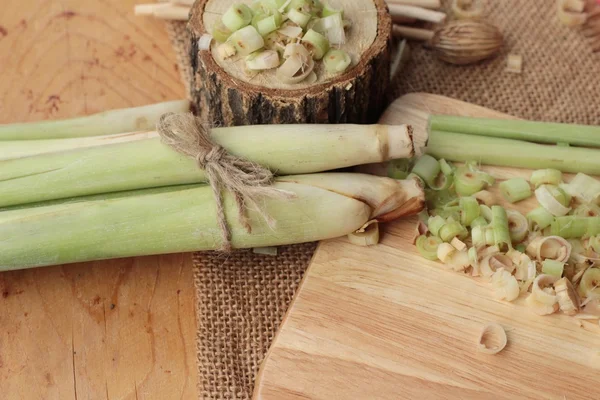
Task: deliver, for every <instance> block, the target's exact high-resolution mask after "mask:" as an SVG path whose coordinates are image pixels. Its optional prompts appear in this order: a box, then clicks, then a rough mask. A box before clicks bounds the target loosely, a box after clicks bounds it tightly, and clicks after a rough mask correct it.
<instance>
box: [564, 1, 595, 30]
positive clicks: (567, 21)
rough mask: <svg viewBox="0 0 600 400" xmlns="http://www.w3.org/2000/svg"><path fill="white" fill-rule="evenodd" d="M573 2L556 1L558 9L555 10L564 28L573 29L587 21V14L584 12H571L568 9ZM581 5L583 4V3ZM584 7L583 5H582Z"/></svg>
mask: <svg viewBox="0 0 600 400" xmlns="http://www.w3.org/2000/svg"><path fill="white" fill-rule="evenodd" d="M572 2H573V0H558V7H557V9H556V12H557V15H558V19H559V21H560V22H561V23H562V24H563V25H566V26H569V27H574V26H580V25H583V24H585V22H586V21H587V17H588V16H587V14H586V13H584V12H577V11H571V9H570V8H569V7H568V5H569V4H570V3H572ZM581 3H584V2H583V1H582V2H581ZM584 5H585V3H584Z"/></svg>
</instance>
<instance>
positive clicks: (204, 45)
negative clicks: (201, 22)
mask: <svg viewBox="0 0 600 400" xmlns="http://www.w3.org/2000/svg"><path fill="white" fill-rule="evenodd" d="M212 41H213V36H212V35H209V34H208V33H205V34H204V35H202V36H200V39H198V50H200V51H206V50H210V45H211V43H212Z"/></svg>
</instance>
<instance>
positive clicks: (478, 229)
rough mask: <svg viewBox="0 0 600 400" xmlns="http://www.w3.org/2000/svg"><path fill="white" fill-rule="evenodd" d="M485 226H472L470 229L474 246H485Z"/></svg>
mask: <svg viewBox="0 0 600 400" xmlns="http://www.w3.org/2000/svg"><path fill="white" fill-rule="evenodd" d="M484 228H485V226H481V225H478V226H474V227H473V229H471V242H472V243H473V246H475V247H481V246H485V230H484Z"/></svg>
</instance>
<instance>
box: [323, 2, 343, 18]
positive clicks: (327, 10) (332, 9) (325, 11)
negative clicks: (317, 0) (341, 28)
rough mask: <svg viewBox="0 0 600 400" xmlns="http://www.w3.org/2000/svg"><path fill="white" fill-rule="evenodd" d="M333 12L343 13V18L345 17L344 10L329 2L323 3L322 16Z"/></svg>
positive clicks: (327, 15)
mask: <svg viewBox="0 0 600 400" xmlns="http://www.w3.org/2000/svg"><path fill="white" fill-rule="evenodd" d="M333 14H341V16H342V18H343V17H344V10H342V9H338V8H335V7H332V6H331V5H330V4H329V3H327V2H325V4H324V5H323V11H322V16H323V17H329V16H330V15H333Z"/></svg>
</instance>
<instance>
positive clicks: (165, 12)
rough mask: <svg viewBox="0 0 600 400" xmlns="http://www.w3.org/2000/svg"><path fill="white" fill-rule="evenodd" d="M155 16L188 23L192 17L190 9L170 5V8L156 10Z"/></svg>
mask: <svg viewBox="0 0 600 400" xmlns="http://www.w3.org/2000/svg"><path fill="white" fill-rule="evenodd" d="M153 15H154V16H155V17H156V18H160V19H168V20H172V21H187V20H188V19H189V17H190V7H184V6H174V5H172V4H169V7H165V8H159V9H157V10H155V11H154V14H153Z"/></svg>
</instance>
